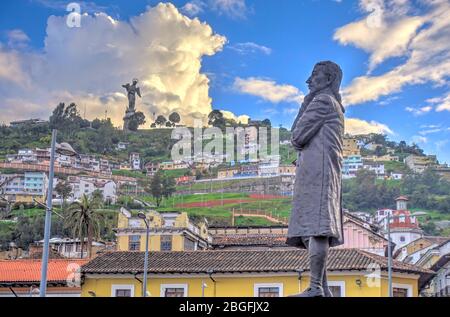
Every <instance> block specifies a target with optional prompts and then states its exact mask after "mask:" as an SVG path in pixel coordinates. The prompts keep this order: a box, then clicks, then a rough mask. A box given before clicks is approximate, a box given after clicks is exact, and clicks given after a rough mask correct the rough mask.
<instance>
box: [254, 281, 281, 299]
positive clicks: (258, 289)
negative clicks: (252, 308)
mask: <svg viewBox="0 0 450 317" xmlns="http://www.w3.org/2000/svg"><path fill="white" fill-rule="evenodd" d="M253 295H254V297H283V284H281V283H274V284H255V287H254V290H253Z"/></svg>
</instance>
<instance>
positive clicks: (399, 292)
mask: <svg viewBox="0 0 450 317" xmlns="http://www.w3.org/2000/svg"><path fill="white" fill-rule="evenodd" d="M392 293H393V295H394V297H408V290H407V289H405V288H398V287H394V290H393V292H392Z"/></svg>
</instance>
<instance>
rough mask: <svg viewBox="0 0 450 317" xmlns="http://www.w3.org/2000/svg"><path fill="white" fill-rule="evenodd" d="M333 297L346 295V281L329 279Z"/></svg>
mask: <svg viewBox="0 0 450 317" xmlns="http://www.w3.org/2000/svg"><path fill="white" fill-rule="evenodd" d="M328 287H329V288H330V291H331V294H333V297H345V282H344V281H328Z"/></svg>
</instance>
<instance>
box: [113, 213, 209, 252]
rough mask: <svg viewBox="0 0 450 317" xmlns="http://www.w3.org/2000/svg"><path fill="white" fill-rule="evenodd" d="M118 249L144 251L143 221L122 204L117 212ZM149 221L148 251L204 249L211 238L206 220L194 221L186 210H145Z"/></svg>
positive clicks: (144, 231)
mask: <svg viewBox="0 0 450 317" xmlns="http://www.w3.org/2000/svg"><path fill="white" fill-rule="evenodd" d="M118 217H119V218H118V228H117V229H115V231H116V236H117V250H118V251H145V239H146V232H147V229H146V226H145V222H144V221H143V220H142V219H140V218H138V217H133V216H132V215H131V213H130V212H129V211H128V210H126V209H124V208H122V209H121V211H120V213H119V216H118ZM147 219H149V220H150V221H149V222H150V228H151V229H150V235H149V237H150V240H149V250H150V251H188V250H204V249H207V248H208V247H209V245H210V243H211V242H212V237H211V236H210V234H209V232H208V227H207V225H206V223H200V224H194V223H193V222H192V221H190V220H189V218H188V216H187V213H176V212H174V213H158V212H155V211H153V212H150V213H148V214H147Z"/></svg>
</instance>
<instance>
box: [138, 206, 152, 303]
mask: <svg viewBox="0 0 450 317" xmlns="http://www.w3.org/2000/svg"><path fill="white" fill-rule="evenodd" d="M138 217H139V218H141V219H142V220H144V223H145V226H146V228H147V229H146V236H145V257H144V280H143V281H142V297H147V273H148V240H149V235H150V224H149V223H148V220H147V216H146V215H145V214H144V213H143V212H140V213H139V214H138Z"/></svg>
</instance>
